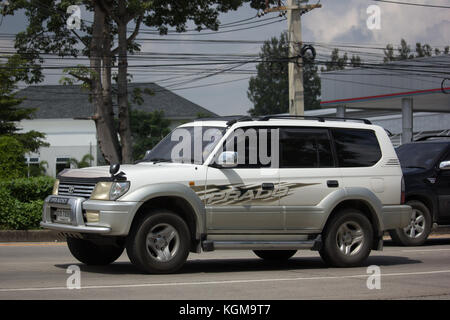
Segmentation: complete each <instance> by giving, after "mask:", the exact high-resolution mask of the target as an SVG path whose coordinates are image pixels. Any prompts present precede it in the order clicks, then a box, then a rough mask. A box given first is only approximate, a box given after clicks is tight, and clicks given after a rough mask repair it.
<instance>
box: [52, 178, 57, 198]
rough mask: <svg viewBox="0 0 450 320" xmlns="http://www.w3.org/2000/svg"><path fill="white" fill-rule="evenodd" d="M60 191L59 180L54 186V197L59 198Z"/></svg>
mask: <svg viewBox="0 0 450 320" xmlns="http://www.w3.org/2000/svg"><path fill="white" fill-rule="evenodd" d="M58 189H59V180H58V179H56V180H55V183H54V184H53V192H52V195H54V196H57V195H58Z"/></svg>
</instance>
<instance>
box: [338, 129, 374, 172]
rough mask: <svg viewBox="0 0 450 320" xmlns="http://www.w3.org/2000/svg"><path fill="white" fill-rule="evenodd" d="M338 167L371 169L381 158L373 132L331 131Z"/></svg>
mask: <svg viewBox="0 0 450 320" xmlns="http://www.w3.org/2000/svg"><path fill="white" fill-rule="evenodd" d="M332 133H333V138H334V143H335V145H336V152H337V157H338V163H339V166H340V167H371V166H373V165H375V164H376V163H377V162H378V161H379V160H380V158H381V150H380V145H379V144H378V140H377V137H376V136H375V132H373V131H371V130H358V129H332Z"/></svg>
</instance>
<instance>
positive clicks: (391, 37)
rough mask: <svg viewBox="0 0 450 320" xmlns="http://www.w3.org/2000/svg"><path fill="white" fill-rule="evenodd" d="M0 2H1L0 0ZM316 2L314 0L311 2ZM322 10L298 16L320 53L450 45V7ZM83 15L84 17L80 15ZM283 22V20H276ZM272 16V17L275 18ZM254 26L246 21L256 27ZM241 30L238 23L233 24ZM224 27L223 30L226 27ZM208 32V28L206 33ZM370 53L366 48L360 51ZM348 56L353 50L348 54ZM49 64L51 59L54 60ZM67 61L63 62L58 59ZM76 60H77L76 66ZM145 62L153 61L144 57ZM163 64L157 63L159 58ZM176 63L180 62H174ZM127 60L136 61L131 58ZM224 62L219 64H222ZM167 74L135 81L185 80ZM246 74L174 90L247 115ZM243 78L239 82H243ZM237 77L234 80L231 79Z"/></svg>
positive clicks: (10, 22)
mask: <svg viewBox="0 0 450 320" xmlns="http://www.w3.org/2000/svg"><path fill="white" fill-rule="evenodd" d="M401 1H403V2H414V3H424V4H433V5H447V6H448V5H450V0H401ZM0 2H1V1H0ZM313 2H314V1H313ZM321 4H322V5H323V7H322V8H321V9H316V10H313V11H312V12H310V13H308V14H306V15H304V16H303V18H302V26H303V33H302V34H303V39H304V41H306V42H316V43H320V44H321V47H318V48H317V49H318V51H319V53H321V54H329V51H331V49H332V48H333V47H335V46H337V45H342V44H358V45H368V46H373V47H384V46H385V45H386V44H387V43H393V44H394V45H397V44H398V43H399V42H400V39H401V38H404V39H406V40H407V42H408V43H409V44H410V45H411V47H413V48H414V46H415V43H416V42H422V43H429V44H430V45H432V46H433V47H439V48H443V47H444V46H446V45H449V44H450V9H437V8H425V7H416V6H405V5H398V4H389V3H380V2H375V1H371V0H322V1H321ZM374 4H376V5H378V6H379V7H380V8H381V29H380V30H369V29H368V28H367V24H366V20H367V18H368V14H367V13H366V10H367V7H368V6H369V5H374ZM255 14H256V11H255V10H253V9H251V8H249V7H248V6H245V7H242V8H240V9H239V10H238V11H236V12H230V13H227V14H224V15H222V16H221V18H220V20H221V22H222V23H228V22H232V21H237V20H240V19H246V18H249V17H252V16H253V15H255ZM269 17H276V14H275V13H273V14H270V15H266V16H264V17H262V18H260V19H267V18H269ZM82 18H84V19H87V17H84V16H82ZM275 20H281V19H275ZM275 20H273V21H275ZM255 25H258V23H257V24H253V25H248V26H255ZM25 26H26V18H25V17H24V16H23V15H16V16H14V17H6V18H5V19H4V20H3V23H2V24H1V25H0V33H17V32H18V31H20V30H23V28H24V27H25ZM236 28H239V27H236ZM286 28H287V21H280V22H277V23H274V24H270V25H267V26H263V27H258V28H254V29H249V30H242V31H238V32H227V33H220V34H216V35H184V36H181V35H177V36H165V37H162V38H169V39H171V38H176V39H181V38H182V39H202V40H203V39H221V40H229V39H232V40H237V39H240V40H261V41H263V40H267V39H269V38H270V37H272V36H279V34H280V33H281V32H283V31H284V30H286ZM230 29H233V28H229V29H223V30H230ZM205 32H206V31H205ZM148 37H151V38H155V37H158V36H155V35H140V36H139V38H148ZM8 45H9V46H10V45H11V44H10V43H8V42H7V41H6V40H0V47H5V46H8ZM260 46H261V45H260V44H210V43H209V44H203V43H186V42H183V43H176V42H175V43H170V44H168V43H161V42H144V43H143V47H142V50H143V51H145V52H183V53H188V52H191V53H198V52H201V53H221V54H257V53H259V51H260ZM363 50H364V51H368V49H363ZM376 53H377V55H374V56H373V58H372V59H381V56H380V54H381V53H382V52H381V51H380V50H378V51H376ZM350 55H351V53H350ZM52 63H53V61H52ZM62 63H64V64H68V63H69V62H68V61H67V60H65V61H64V62H62ZM78 63H80V61H77V62H76V64H78ZM145 63H146V64H149V63H151V62H149V61H146V62H145ZM158 63H161V62H158ZM176 63H180V62H176ZM130 64H134V62H132V61H130ZM226 67H227V66H219V68H226ZM242 68H245V69H253V68H254V65H247V66H243V67H242ZM49 73H51V74H49V75H48V76H47V77H46V79H45V82H44V83H43V84H58V80H59V79H60V77H61V76H60V75H59V74H55V73H56V72H55V71H54V70H52V71H51V72H49ZM171 76H172V75H170V74H169V73H166V74H161V73H154V72H152V70H151V69H150V70H145V72H139V73H136V74H135V75H134V79H133V81H135V82H153V81H154V82H156V83H159V84H160V85H162V86H165V85H170V84H174V83H175V82H176V81H178V82H180V81H183V80H189V79H190V78H189V77H187V78H181V79H177V80H176V81H167V80H166V81H162V82H161V80H163V79H167V78H168V77H171ZM248 77H250V75H242V74H239V75H230V74H225V75H217V76H213V77H209V78H207V79H204V80H200V81H195V82H192V83H186V84H183V85H180V86H178V87H173V88H177V89H178V90H176V91H175V92H176V93H177V94H179V95H181V96H183V97H185V98H186V99H189V100H191V101H193V102H195V103H197V104H199V105H201V106H203V107H205V108H207V109H209V110H211V111H213V112H216V113H218V114H220V115H229V114H245V113H246V112H247V111H248V110H249V109H250V108H251V107H252V104H251V102H250V101H249V100H248V98H247V89H248ZM242 79H243V80H242ZM232 80H237V81H232ZM227 81H229V82H228V83H223V84H220V85H215V86H208V87H204V88H194V89H185V90H180V89H183V88H185V87H192V86H201V85H206V84H214V83H221V82H227Z"/></svg>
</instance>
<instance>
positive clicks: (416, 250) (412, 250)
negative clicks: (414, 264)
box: [402, 249, 450, 252]
mask: <svg viewBox="0 0 450 320" xmlns="http://www.w3.org/2000/svg"><path fill="white" fill-rule="evenodd" d="M421 251H450V249H411V250H402V252H421Z"/></svg>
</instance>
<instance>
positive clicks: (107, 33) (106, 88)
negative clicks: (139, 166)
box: [102, 22, 121, 162]
mask: <svg viewBox="0 0 450 320" xmlns="http://www.w3.org/2000/svg"><path fill="white" fill-rule="evenodd" d="M111 67H112V57H111V26H110V24H109V23H108V22H107V23H105V28H104V32H103V72H102V89H103V110H104V113H103V114H104V117H105V122H106V123H108V126H110V127H112V128H113V132H112V134H113V137H114V138H113V139H112V143H113V144H114V149H115V150H116V153H117V155H118V158H119V160H120V158H121V155H120V144H119V139H118V138H117V126H116V123H115V121H114V110H113V99H112V86H111V80H112V75H111ZM118 162H119V161H118Z"/></svg>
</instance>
